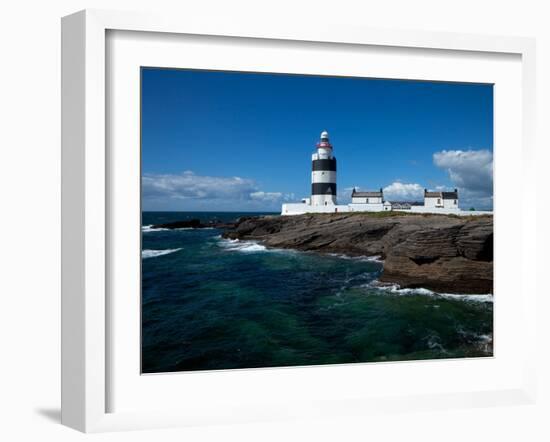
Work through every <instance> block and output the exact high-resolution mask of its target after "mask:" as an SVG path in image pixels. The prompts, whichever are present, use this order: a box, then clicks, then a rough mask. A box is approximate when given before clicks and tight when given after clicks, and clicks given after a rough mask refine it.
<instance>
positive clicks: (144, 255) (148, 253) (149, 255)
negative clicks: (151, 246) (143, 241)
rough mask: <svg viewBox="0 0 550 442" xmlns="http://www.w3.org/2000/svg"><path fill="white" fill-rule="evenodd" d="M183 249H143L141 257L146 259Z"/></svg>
mask: <svg viewBox="0 0 550 442" xmlns="http://www.w3.org/2000/svg"><path fill="white" fill-rule="evenodd" d="M180 250H181V248H180V249H165V250H148V249H146V250H142V251H141V257H142V258H143V259H146V258H156V257H158V256H163V255H169V254H170V253H175V252H179V251H180Z"/></svg>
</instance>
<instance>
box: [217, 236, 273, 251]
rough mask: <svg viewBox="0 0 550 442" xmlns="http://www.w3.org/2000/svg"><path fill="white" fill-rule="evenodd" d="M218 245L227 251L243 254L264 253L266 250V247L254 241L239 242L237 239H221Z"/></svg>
mask: <svg viewBox="0 0 550 442" xmlns="http://www.w3.org/2000/svg"><path fill="white" fill-rule="evenodd" d="M218 245H219V246H220V247H222V248H223V249H226V250H229V251H235V252H243V253H254V252H265V251H267V250H268V249H267V247H266V246H263V245H261V244H258V243H257V242H256V241H241V240H239V239H226V238H221V239H220V240H219V241H218Z"/></svg>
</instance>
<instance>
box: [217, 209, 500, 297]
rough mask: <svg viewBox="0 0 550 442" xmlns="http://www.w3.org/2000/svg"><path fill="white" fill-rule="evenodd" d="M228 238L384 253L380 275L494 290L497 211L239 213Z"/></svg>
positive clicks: (404, 283)
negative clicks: (479, 213) (484, 213)
mask: <svg viewBox="0 0 550 442" xmlns="http://www.w3.org/2000/svg"><path fill="white" fill-rule="evenodd" d="M224 236H225V237H227V238H233V239H235V238H238V239H254V240H260V241H262V242H263V244H265V245H266V246H268V247H277V248H292V249H298V250H307V251H318V252H322V253H341V254H345V255H349V256H361V255H365V256H380V257H381V258H382V259H383V260H384V270H383V272H382V275H381V278H380V280H381V281H383V282H390V283H396V284H399V285H400V286H401V287H411V288H415V287H424V288H427V289H430V290H434V291H438V292H445V293H492V291H493V217H492V216H481V217H480V216H476V217H457V216H445V215H408V214H397V213H395V212H392V213H389V214H388V213H380V214H378V213H374V214H369V213H352V214H349V213H348V214H345V213H344V214H306V215H299V216H288V217H284V216H264V217H248V218H241V219H240V220H239V221H238V222H237V223H236V225H235V226H234V228H233V229H230V230H227V231H226V232H225V233H224Z"/></svg>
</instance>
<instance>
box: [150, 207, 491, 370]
mask: <svg viewBox="0 0 550 442" xmlns="http://www.w3.org/2000/svg"><path fill="white" fill-rule="evenodd" d="M242 215H245V214H242V213H212V212H209V213H197V212H195V213H193V212H179V213H176V212H144V213H143V219H142V225H143V227H142V230H143V234H142V238H143V246H142V249H143V250H142V371H143V372H144V373H157V372H169V371H185V370H213V369H233V368H250V367H274V366H292V365H316V364H340V363H351V362H374V361H396V360H397V361H398V360H413V359H433V358H457V357H479V356H491V355H492V330H493V303H492V297H491V296H489V295H479V296H460V295H445V294H436V293H433V292H430V291H428V290H425V289H414V290H413V289H405V290H399V289H398V288H397V287H395V286H387V287H380V286H379V285H378V284H377V278H378V277H379V275H380V273H381V270H382V264H381V263H380V262H378V261H376V260H374V259H372V258H366V257H365V258H353V259H350V258H346V257H341V256H329V255H320V254H315V253H306V252H297V251H289V250H272V249H266V248H265V247H264V246H262V245H261V244H258V243H255V242H250V241H236V240H235V241H231V240H226V239H222V238H221V233H222V232H221V231H220V230H217V229H186V230H153V229H151V228H150V227H149V226H150V225H152V224H156V223H164V222H170V221H177V220H183V219H192V218H200V219H201V220H202V221H204V222H206V221H209V220H212V219H216V220H218V221H230V220H234V219H236V218H237V217H239V216H242ZM246 215H250V214H246Z"/></svg>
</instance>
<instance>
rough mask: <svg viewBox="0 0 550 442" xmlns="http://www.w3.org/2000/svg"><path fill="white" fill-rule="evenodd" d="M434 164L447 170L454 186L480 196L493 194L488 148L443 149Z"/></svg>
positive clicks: (490, 153)
mask: <svg viewBox="0 0 550 442" xmlns="http://www.w3.org/2000/svg"><path fill="white" fill-rule="evenodd" d="M433 161H434V164H435V165H436V166H437V167H439V168H441V169H445V170H447V172H448V173H449V178H450V179H451V182H452V183H453V185H455V186H456V187H458V188H460V189H463V190H467V191H470V192H475V193H477V194H479V195H482V196H486V197H487V196H491V195H492V194H493V154H492V152H490V151H489V150H466V151H464V150H443V151H441V152H436V153H434V155H433Z"/></svg>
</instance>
